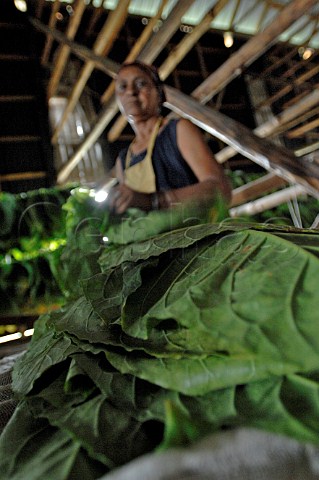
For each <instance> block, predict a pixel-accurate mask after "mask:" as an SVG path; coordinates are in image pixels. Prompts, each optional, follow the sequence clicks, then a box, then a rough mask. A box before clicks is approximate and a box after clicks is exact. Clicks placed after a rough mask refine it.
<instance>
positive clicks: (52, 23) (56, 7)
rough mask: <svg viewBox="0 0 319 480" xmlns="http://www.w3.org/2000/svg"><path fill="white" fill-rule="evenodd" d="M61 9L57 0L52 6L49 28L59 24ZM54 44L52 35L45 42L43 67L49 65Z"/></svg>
mask: <svg viewBox="0 0 319 480" xmlns="http://www.w3.org/2000/svg"><path fill="white" fill-rule="evenodd" d="M59 9H60V0H55V2H54V3H53V6H52V11H51V15H50V20H49V28H54V27H55V24H56V22H57V13H58V12H59ZM52 43H53V38H52V37H51V35H48V36H47V39H46V42H45V46H44V50H43V53H42V58H41V64H42V65H46V64H47V63H48V59H49V55H50V51H51V47H52Z"/></svg>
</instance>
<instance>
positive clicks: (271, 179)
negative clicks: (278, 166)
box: [231, 173, 287, 207]
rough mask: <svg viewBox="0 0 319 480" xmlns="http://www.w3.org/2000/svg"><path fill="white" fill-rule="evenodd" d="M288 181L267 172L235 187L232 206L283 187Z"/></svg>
mask: <svg viewBox="0 0 319 480" xmlns="http://www.w3.org/2000/svg"><path fill="white" fill-rule="evenodd" d="M286 183H287V182H286V180H285V179H284V178H281V177H277V176H276V175H274V174H273V173H267V174H266V175H263V176H262V177H260V178H258V179H257V180H253V181H252V182H248V183H246V185H242V186H241V187H238V188H234V190H233V191H232V199H231V207H235V206H237V205H240V204H242V203H244V202H247V201H248V200H252V199H254V198H256V197H259V196H260V195H263V194H265V193H267V192H269V191H270V190H273V189H275V188H279V187H283V186H284V185H285V184H286Z"/></svg>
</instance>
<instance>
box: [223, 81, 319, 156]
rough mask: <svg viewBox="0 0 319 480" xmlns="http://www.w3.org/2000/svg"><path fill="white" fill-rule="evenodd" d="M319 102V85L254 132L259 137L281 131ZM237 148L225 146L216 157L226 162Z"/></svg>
mask: <svg viewBox="0 0 319 480" xmlns="http://www.w3.org/2000/svg"><path fill="white" fill-rule="evenodd" d="M318 103H319V87H318V88H316V89H315V90H314V91H313V92H311V93H310V94H308V95H307V96H306V97H305V98H303V99H302V100H301V101H300V102H299V103H298V104H295V105H294V106H292V107H290V108H288V109H287V110H284V111H283V112H282V113H280V114H279V115H278V116H277V117H274V118H272V119H271V120H269V121H267V122H265V123H263V124H262V125H259V126H258V127H257V128H255V130H254V133H255V134H256V135H258V137H263V138H264V137H269V136H272V135H273V134H275V133H278V132H279V133H280V132H281V128H282V127H283V126H284V125H286V124H289V122H291V121H292V120H295V119H296V118H297V117H298V115H301V114H303V113H304V112H306V111H308V110H309V109H310V108H312V107H313V106H314V105H317V104H318ZM236 153H237V152H236V150H235V149H233V148H231V147H229V146H228V147H225V148H224V149H222V150H220V151H219V152H217V153H216V154H215V158H216V160H217V161H218V162H219V163H223V162H226V160H229V159H230V158H231V157H233V156H234V155H235V154H236Z"/></svg>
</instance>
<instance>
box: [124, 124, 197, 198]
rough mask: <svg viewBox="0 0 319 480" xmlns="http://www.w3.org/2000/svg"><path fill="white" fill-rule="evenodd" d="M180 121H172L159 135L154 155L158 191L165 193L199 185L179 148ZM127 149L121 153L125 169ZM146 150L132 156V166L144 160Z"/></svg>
mask: <svg viewBox="0 0 319 480" xmlns="http://www.w3.org/2000/svg"><path fill="white" fill-rule="evenodd" d="M178 121H179V119H178V118H177V119H172V120H170V121H169V122H168V123H167V124H166V125H165V127H164V128H163V130H161V131H160V133H159V134H158V136H157V138H156V141H155V145H154V150H153V154H152V162H153V168H154V173H155V177H156V190H157V191H165V190H171V189H174V188H182V187H186V186H188V185H192V184H194V183H197V182H198V180H197V177H196V176H195V174H194V173H193V170H192V169H191V168H190V166H189V165H188V163H187V162H186V161H185V160H184V158H183V156H182V154H181V152H180V151H179V149H178V146H177V140H176V124H177V122H178ZM126 153H127V148H125V149H123V150H121V151H120V153H119V158H120V160H121V164H122V167H123V169H125V157H126ZM145 155H146V150H143V151H142V152H140V153H138V154H137V155H132V158H131V165H135V164H136V163H138V162H140V161H141V160H143V158H144V157H145Z"/></svg>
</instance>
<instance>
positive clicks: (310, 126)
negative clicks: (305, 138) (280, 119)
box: [286, 118, 319, 138]
mask: <svg viewBox="0 0 319 480" xmlns="http://www.w3.org/2000/svg"><path fill="white" fill-rule="evenodd" d="M317 127H319V118H316V119H315V120H312V122H308V123H307V124H306V125H302V126H301V127H299V128H295V129H294V130H292V131H291V132H288V133H287V134H286V136H287V137H288V138H298V137H301V136H302V135H304V134H305V133H308V132H309V131H310V130H314V129H315V128H317Z"/></svg>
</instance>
